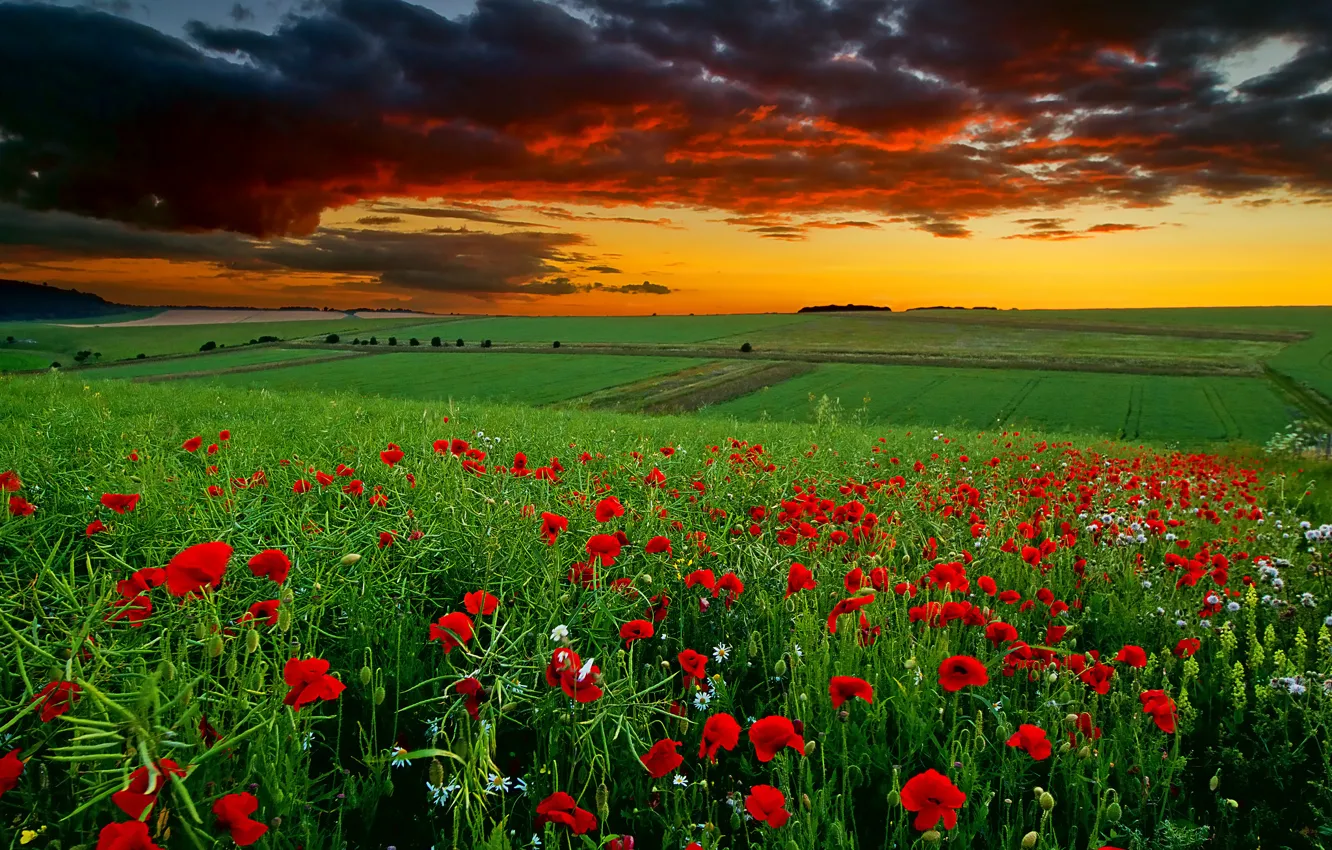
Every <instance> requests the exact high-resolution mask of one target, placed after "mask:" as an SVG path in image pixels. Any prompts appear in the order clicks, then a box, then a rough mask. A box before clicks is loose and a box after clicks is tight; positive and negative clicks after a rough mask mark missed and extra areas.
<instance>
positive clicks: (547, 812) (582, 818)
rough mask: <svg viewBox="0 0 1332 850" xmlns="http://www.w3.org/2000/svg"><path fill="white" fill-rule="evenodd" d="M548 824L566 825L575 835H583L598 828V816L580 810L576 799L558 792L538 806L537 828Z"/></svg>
mask: <svg viewBox="0 0 1332 850" xmlns="http://www.w3.org/2000/svg"><path fill="white" fill-rule="evenodd" d="M548 822H549V823H559V824H564V825H565V826H567V827H569V829H570V830H572V831H573V834H574V835H582V834H583V833H585V832H591V831H592V830H594V829H596V828H597V816H596V815H594V814H592V813H591V812H589V811H586V810H584V809H580V808H578V804H577V803H576V802H574V798H573V797H570V796H569V795H568V794H566V793H564V792H563V791H556V792H555V793H554V794H551V795H550V796H549V797H547V798H546V799H544V800H542V801H541V802H540V803H538V804H537V817H536V825H537V827H538V828H539V827H540V826H541V825H542V824H545V823H548Z"/></svg>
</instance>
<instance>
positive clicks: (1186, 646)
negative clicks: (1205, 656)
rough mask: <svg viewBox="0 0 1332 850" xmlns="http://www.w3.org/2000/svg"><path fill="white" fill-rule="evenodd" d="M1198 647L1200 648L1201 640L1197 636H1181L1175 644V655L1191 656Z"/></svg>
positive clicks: (1179, 656)
mask: <svg viewBox="0 0 1332 850" xmlns="http://www.w3.org/2000/svg"><path fill="white" fill-rule="evenodd" d="M1199 649H1202V641H1200V640H1198V639H1197V638H1183V639H1182V640H1180V642H1179V643H1177V644H1175V657H1176V658H1191V657H1192V656H1193V654H1194V653H1195V652H1197V651H1198V650H1199Z"/></svg>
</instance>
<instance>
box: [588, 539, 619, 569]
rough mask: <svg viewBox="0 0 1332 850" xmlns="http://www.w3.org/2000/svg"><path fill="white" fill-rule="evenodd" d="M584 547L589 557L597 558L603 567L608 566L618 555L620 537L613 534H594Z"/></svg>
mask: <svg viewBox="0 0 1332 850" xmlns="http://www.w3.org/2000/svg"><path fill="white" fill-rule="evenodd" d="M584 548H585V549H586V550H587V554H588V556H589V557H591V558H596V559H597V560H599V561H600V562H601V565H602V566H603V567H609V566H611V565H612V564H614V563H615V559H616V558H617V557H619V555H620V548H621V547H620V539H619V538H618V537H616V536H615V535H614V534H594V535H592V536H591V537H590V538H588V541H587V545H586V546H585V547H584Z"/></svg>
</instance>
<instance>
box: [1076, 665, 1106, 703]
mask: <svg viewBox="0 0 1332 850" xmlns="http://www.w3.org/2000/svg"><path fill="white" fill-rule="evenodd" d="M1114 676H1115V668H1113V667H1111V666H1110V665H1109V664H1099V663H1098V664H1094V665H1092V666H1091V667H1088V668H1087V669H1086V670H1083V671H1082V672H1081V673H1079V674H1078V678H1079V679H1081V680H1082V681H1083V682H1084V683H1086V685H1087V687H1089V688H1091V689H1092V690H1093V691H1096V693H1098V694H1100V695H1101V696H1105V695H1106V694H1108V693H1110V680H1111V679H1113V678H1114Z"/></svg>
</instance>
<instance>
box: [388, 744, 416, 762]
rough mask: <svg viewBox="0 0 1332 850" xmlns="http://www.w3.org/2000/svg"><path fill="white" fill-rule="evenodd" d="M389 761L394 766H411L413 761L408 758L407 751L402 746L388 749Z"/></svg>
mask: <svg viewBox="0 0 1332 850" xmlns="http://www.w3.org/2000/svg"><path fill="white" fill-rule="evenodd" d="M388 756H389V761H390V762H391V763H392V764H393V766H394V767H411V766H412V762H411V760H410V759H408V758H407V751H406V750H404V749H403V748H402V747H393V748H392V749H390V750H388Z"/></svg>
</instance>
